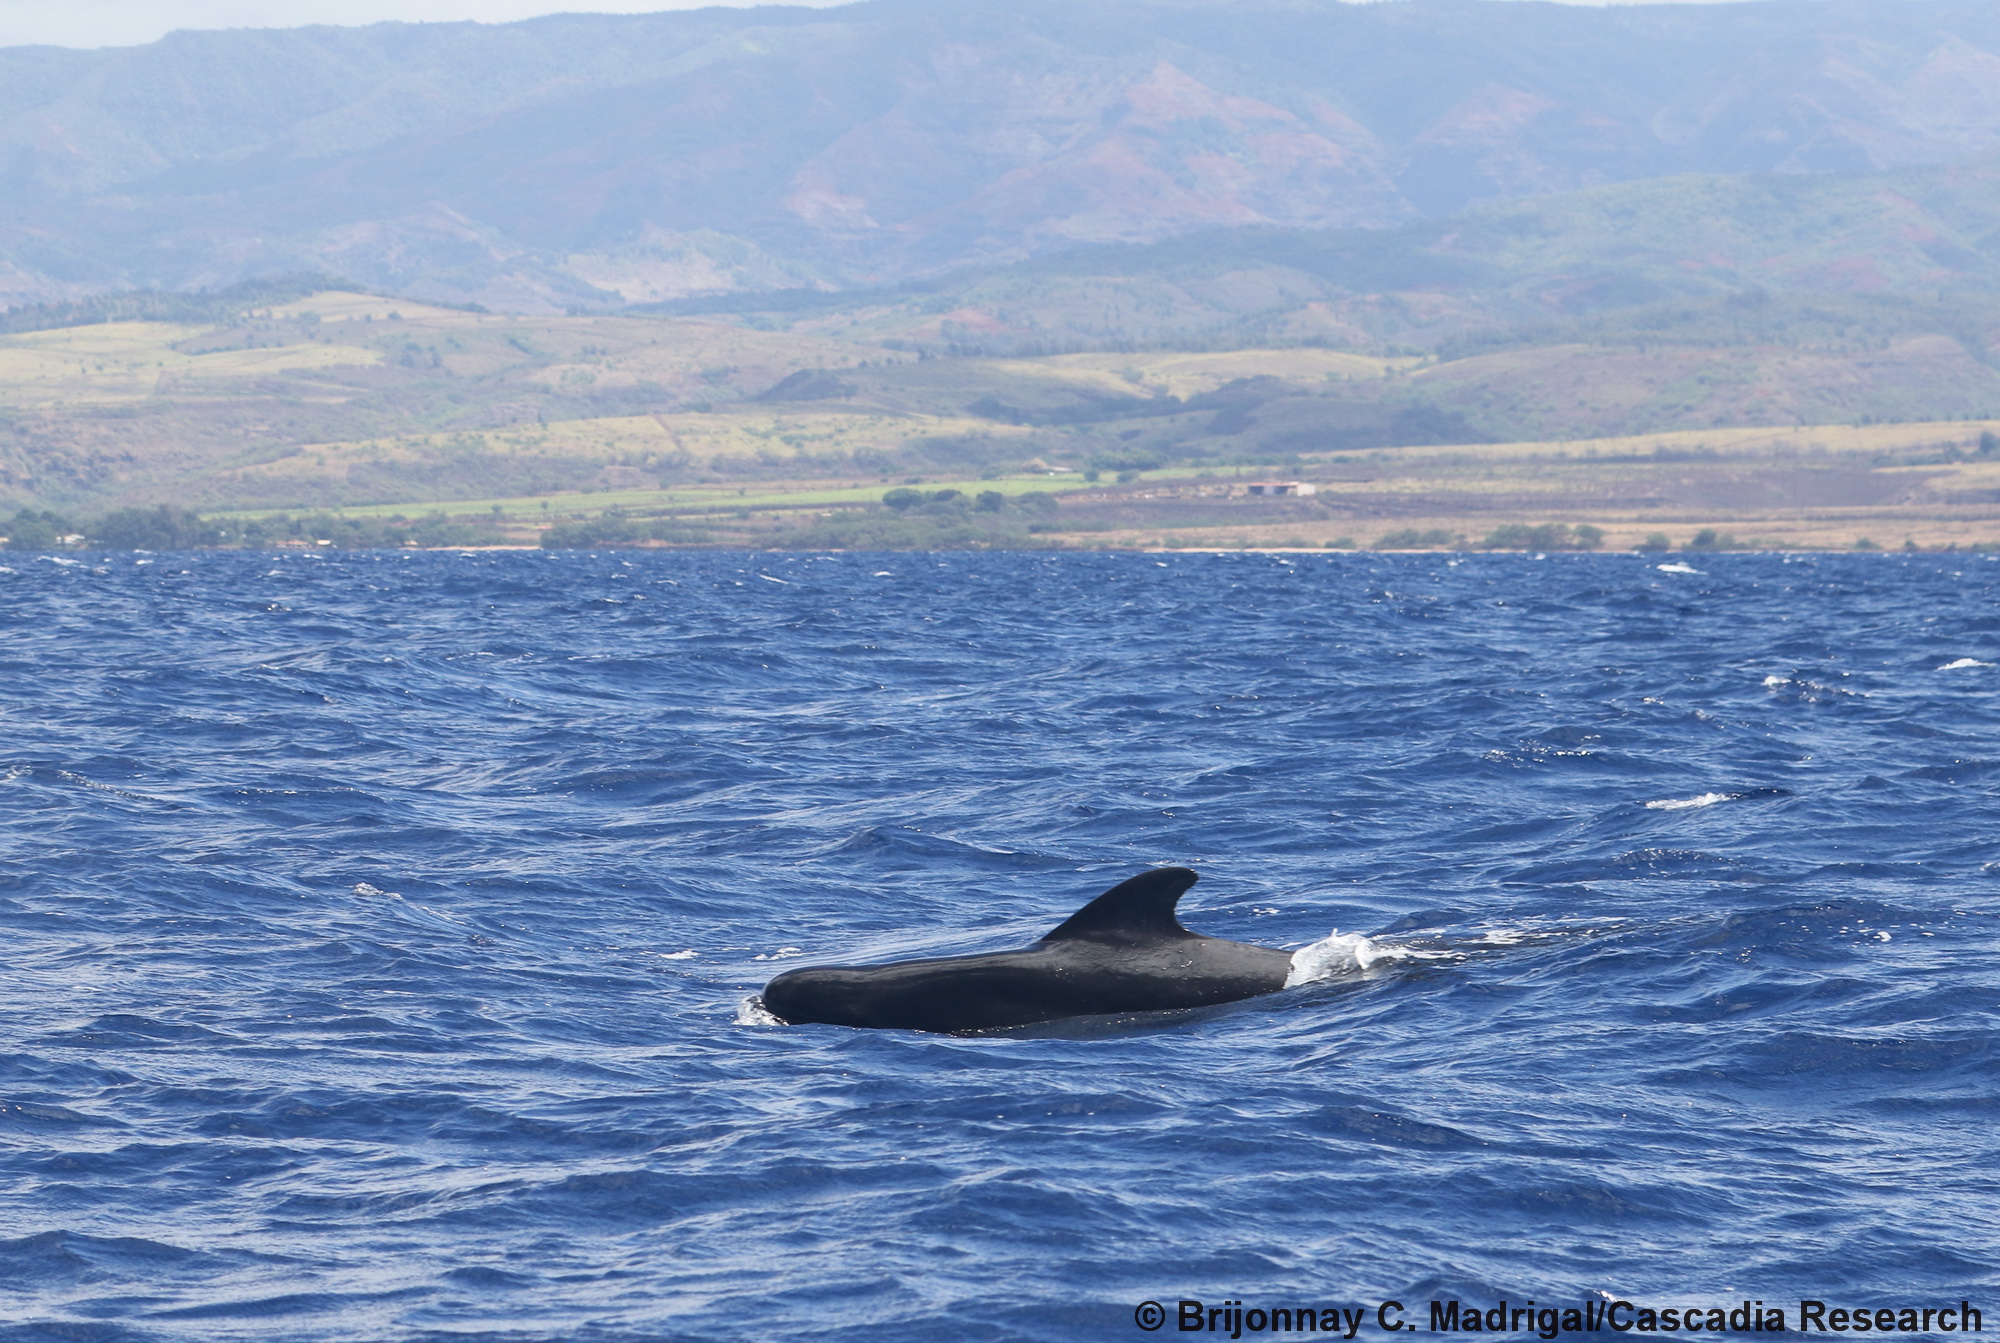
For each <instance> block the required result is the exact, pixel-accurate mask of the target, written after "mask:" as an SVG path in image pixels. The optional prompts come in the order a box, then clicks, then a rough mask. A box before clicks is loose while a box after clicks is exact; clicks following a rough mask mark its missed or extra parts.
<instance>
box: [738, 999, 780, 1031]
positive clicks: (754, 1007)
mask: <svg viewBox="0 0 2000 1343" xmlns="http://www.w3.org/2000/svg"><path fill="white" fill-rule="evenodd" d="M736 1024H737V1025H739V1026H782V1025H784V1024H785V1023H784V1022H782V1021H780V1020H778V1018H776V1017H774V1016H772V1015H771V1012H770V1009H769V1008H767V1007H765V1006H764V1000H763V999H762V998H759V997H758V996H757V995H756V994H754V993H753V994H751V995H750V996H749V997H748V998H745V999H744V1000H743V1001H742V1002H740V1003H738V1004H736Z"/></svg>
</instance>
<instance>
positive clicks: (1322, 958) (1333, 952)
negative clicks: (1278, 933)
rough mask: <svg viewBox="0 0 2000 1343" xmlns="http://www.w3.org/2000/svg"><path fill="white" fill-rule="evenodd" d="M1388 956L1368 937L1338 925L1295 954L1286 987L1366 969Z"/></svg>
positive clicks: (1293, 954) (1287, 976)
mask: <svg viewBox="0 0 2000 1343" xmlns="http://www.w3.org/2000/svg"><path fill="white" fill-rule="evenodd" d="M1387 955H1388V953H1387V952H1385V951H1384V949H1383V948H1382V947H1380V946H1378V945H1376V943H1375V942H1374V941H1373V940H1372V939H1370V938H1368V937H1367V936H1365V935H1363V934H1361V933H1343V932H1341V931H1340V929H1338V928H1336V929H1334V930H1333V931H1332V932H1331V933H1328V934H1327V935H1326V936H1325V937H1322V938H1321V939H1320V940H1319V941H1317V942H1313V943H1310V944H1308V945H1306V946H1303V947H1300V948H1299V949H1298V950H1297V951H1295V952H1293V953H1292V972H1291V973H1290V974H1288V975H1286V976H1285V987H1286V988H1288V989H1290V988H1296V987H1298V986H1299V985H1300V984H1310V983H1312V982H1313V981H1315V980H1320V979H1332V978H1334V977H1336V976H1338V975H1349V974H1353V973H1355V972H1356V971H1358V970H1366V969H1367V968H1368V967H1369V966H1371V965H1373V964H1375V962H1377V961H1379V960H1383V959H1386V957H1387Z"/></svg>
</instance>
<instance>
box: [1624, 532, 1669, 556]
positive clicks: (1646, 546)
mask: <svg viewBox="0 0 2000 1343" xmlns="http://www.w3.org/2000/svg"><path fill="white" fill-rule="evenodd" d="M1673 548H1674V543H1673V542H1672V541H1669V540H1668V539H1667V534H1666V533H1665V532H1654V533H1653V534H1652V535H1651V536H1649V537H1647V538H1646V539H1645V540H1643V541H1641V542H1640V543H1639V544H1638V545H1636V546H1633V547H1632V549H1634V550H1638V551H1649V552H1651V553H1653V554H1656V555H1657V554H1659V553H1660V552H1662V551H1667V550H1672V549H1673Z"/></svg>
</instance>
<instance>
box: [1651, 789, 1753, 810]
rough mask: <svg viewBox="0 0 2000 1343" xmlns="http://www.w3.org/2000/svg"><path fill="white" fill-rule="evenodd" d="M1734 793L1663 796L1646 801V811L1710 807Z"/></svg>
mask: <svg viewBox="0 0 2000 1343" xmlns="http://www.w3.org/2000/svg"><path fill="white" fill-rule="evenodd" d="M1735 796H1736V794H1734V793H1703V794H1702V795H1701V796H1700V797H1663V798H1661V799H1660V800H1659V801H1657V802H1648V803H1647V804H1646V810H1647V811H1690V810H1692V809H1694V808H1695V807H1712V806H1714V805H1715V804H1716V803H1718V802H1728V801H1731V800H1732V799H1734V798H1735Z"/></svg>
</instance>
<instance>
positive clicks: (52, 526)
mask: <svg viewBox="0 0 2000 1343" xmlns="http://www.w3.org/2000/svg"><path fill="white" fill-rule="evenodd" d="M71 532H72V529H71V527H70V524H69V519H67V518H65V517H63V516H61V515H60V514H56V513H37V512H36V511H35V510H34V509H32V508H24V509H22V510H21V511H20V512H18V513H16V514H15V515H14V520H13V521H12V522H9V523H8V524H7V549H9V550H52V549H54V548H55V545H56V538H57V537H58V536H68V535H71Z"/></svg>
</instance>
